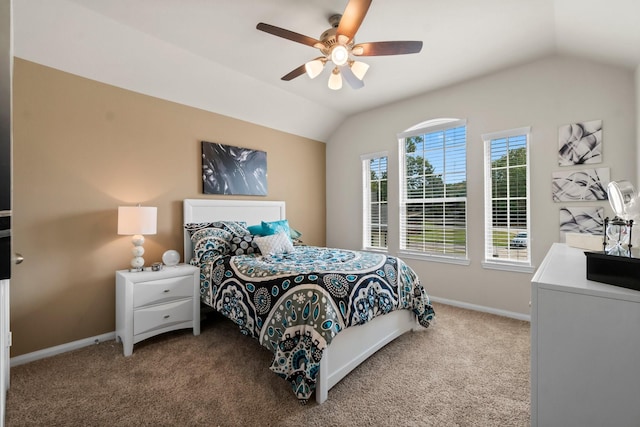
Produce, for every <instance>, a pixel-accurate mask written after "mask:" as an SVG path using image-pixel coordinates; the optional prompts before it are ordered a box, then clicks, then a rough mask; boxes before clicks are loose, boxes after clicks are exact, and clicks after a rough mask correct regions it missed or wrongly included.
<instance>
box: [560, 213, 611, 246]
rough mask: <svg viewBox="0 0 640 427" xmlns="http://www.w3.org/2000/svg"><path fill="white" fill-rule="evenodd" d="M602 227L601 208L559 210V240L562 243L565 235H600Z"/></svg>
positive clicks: (602, 215)
mask: <svg viewBox="0 0 640 427" xmlns="http://www.w3.org/2000/svg"><path fill="white" fill-rule="evenodd" d="M602 227H604V208H603V207H597V206H596V207H592V206H590V207H586V206H585V207H582V206H580V207H574V206H571V207H563V208H560V239H561V241H563V242H564V241H565V233H586V234H594V235H602Z"/></svg>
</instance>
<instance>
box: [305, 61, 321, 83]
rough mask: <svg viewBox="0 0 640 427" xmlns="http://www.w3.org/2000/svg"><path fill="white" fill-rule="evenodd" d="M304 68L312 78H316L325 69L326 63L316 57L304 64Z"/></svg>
mask: <svg viewBox="0 0 640 427" xmlns="http://www.w3.org/2000/svg"><path fill="white" fill-rule="evenodd" d="M304 69H305V71H306V72H307V75H308V76H309V77H310V78H312V79H315V78H316V77H318V75H319V74H320V73H321V72H322V70H323V69H324V63H323V62H322V61H321V60H319V59H314V60H313V61H309V62H307V63H306V64H304Z"/></svg>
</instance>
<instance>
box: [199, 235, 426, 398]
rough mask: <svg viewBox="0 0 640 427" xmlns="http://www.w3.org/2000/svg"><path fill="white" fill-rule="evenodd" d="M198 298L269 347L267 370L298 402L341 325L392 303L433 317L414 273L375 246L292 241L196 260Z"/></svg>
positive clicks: (384, 309) (423, 321)
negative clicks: (267, 249) (281, 247)
mask: <svg viewBox="0 0 640 427" xmlns="http://www.w3.org/2000/svg"><path fill="white" fill-rule="evenodd" d="M200 271H201V289H200V290H201V297H202V301H203V302H204V303H206V304H207V305H209V306H211V307H213V308H214V309H215V310H216V311H218V312H220V313H222V314H223V315H224V316H226V317H228V318H229V319H231V320H233V321H234V322H235V323H236V324H237V325H238V326H239V327H240V329H241V331H242V333H244V334H246V335H249V336H252V337H254V338H256V339H258V340H259V341H260V343H261V344H262V345H263V346H265V347H267V348H268V349H269V350H271V351H272V352H273V353H274V358H273V362H272V364H271V368H270V369H271V370H272V371H274V372H275V373H277V374H278V375H280V376H281V377H282V378H285V379H286V380H288V381H289V382H290V383H291V384H292V387H293V391H294V393H295V395H296V396H297V397H298V399H300V400H301V401H302V402H303V403H304V402H306V401H307V399H309V397H310V396H311V394H312V393H313V391H314V390H315V385H316V377H317V374H318V370H319V367H320V359H321V358H322V354H323V351H324V349H325V348H326V347H327V346H328V345H329V344H330V343H331V340H332V339H333V337H335V336H336V334H338V333H339V332H340V331H341V330H343V329H344V328H346V327H349V326H354V325H359V324H362V323H365V322H368V321H369V320H371V319H373V318H374V317H376V316H378V315H383V314H385V313H389V312H390V311H392V310H397V309H408V310H412V311H413V312H414V313H415V314H416V316H417V319H418V321H419V323H420V324H421V325H422V326H424V327H428V326H429V323H430V322H431V321H432V319H433V317H434V311H433V308H432V306H431V304H430V302H429V297H428V296H427V293H426V292H425V290H424V288H423V287H422V285H421V284H420V281H419V280H418V277H417V276H416V274H415V272H414V271H413V270H412V269H411V268H410V267H408V266H407V265H406V264H405V263H404V262H403V261H402V260H400V259H398V258H395V257H391V256H386V255H384V254H379V253H370V252H357V251H350V250H343V249H330V248H320V247H313V246H296V247H295V250H294V252H291V253H287V254H279V255H266V256H264V255H255V254H251V255H240V256H230V255H226V256H218V257H214V258H213V259H209V260H203V261H201V262H200Z"/></svg>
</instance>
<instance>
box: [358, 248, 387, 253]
mask: <svg viewBox="0 0 640 427" xmlns="http://www.w3.org/2000/svg"><path fill="white" fill-rule="evenodd" d="M360 250H361V251H363V252H375V253H379V254H386V253H389V249H387V248H362V249H360Z"/></svg>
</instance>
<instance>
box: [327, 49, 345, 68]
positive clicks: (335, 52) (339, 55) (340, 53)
mask: <svg viewBox="0 0 640 427" xmlns="http://www.w3.org/2000/svg"><path fill="white" fill-rule="evenodd" d="M348 60H349V51H347V48H346V47H344V46H343V45H341V44H339V45H337V46H335V47H334V48H333V49H332V50H331V61H332V62H333V63H334V64H336V65H337V66H338V67H340V66H342V65H344V64H346V63H347V61H348Z"/></svg>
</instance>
